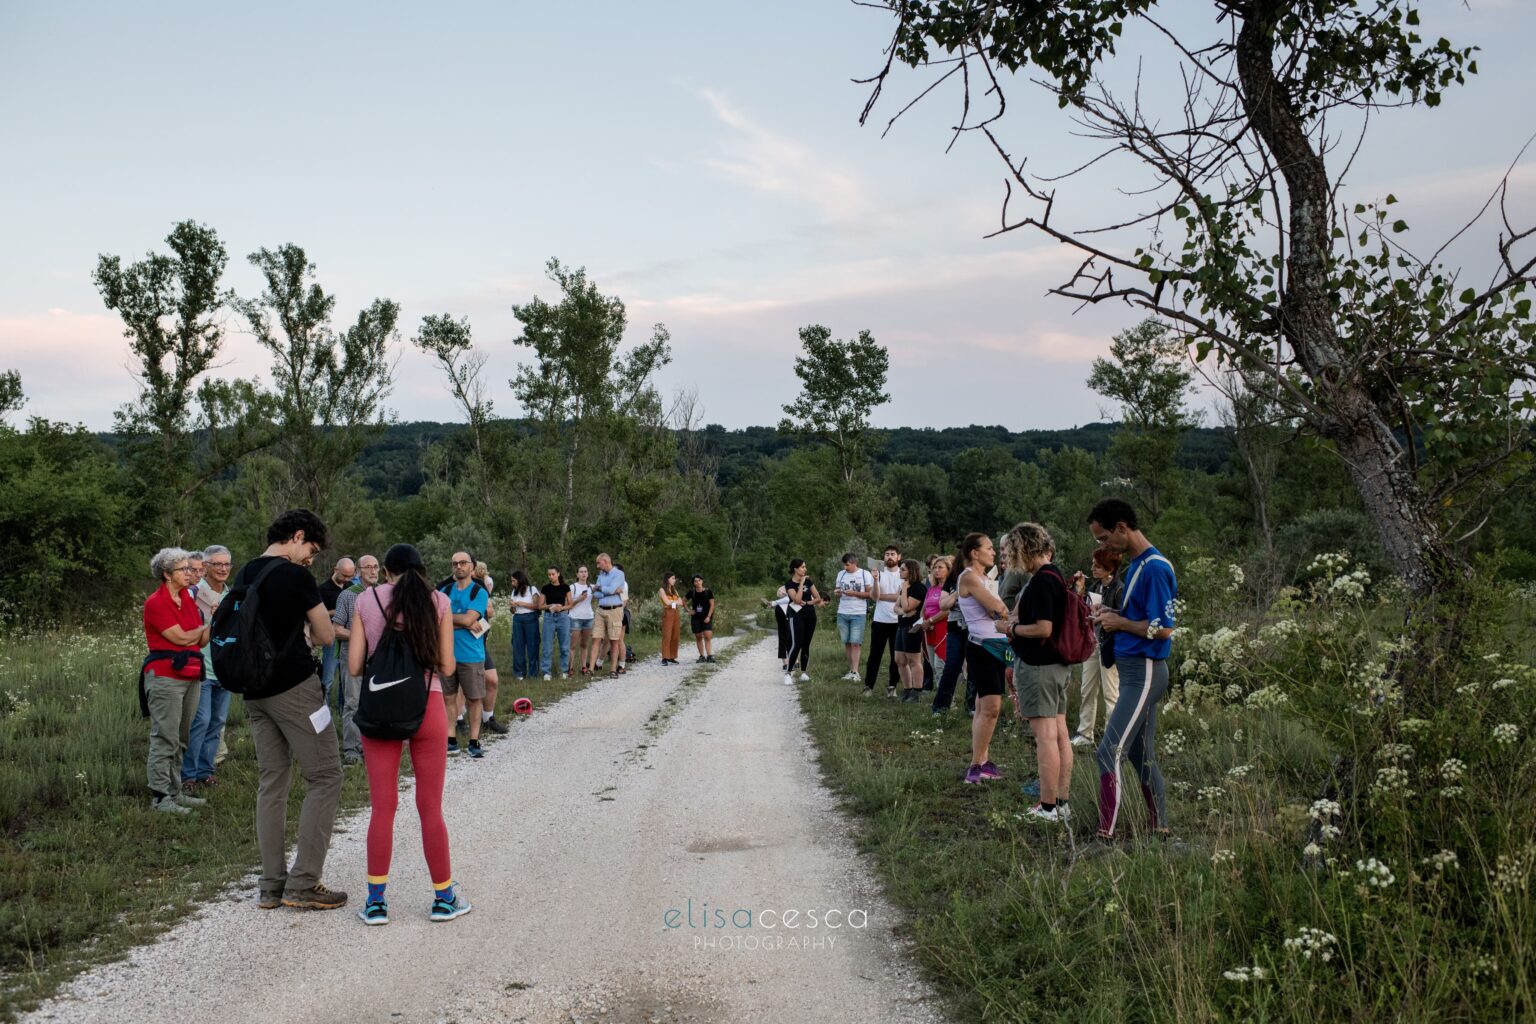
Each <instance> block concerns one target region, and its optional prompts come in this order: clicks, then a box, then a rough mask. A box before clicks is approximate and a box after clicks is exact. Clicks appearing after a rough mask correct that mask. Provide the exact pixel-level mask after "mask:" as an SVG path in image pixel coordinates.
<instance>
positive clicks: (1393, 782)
mask: <svg viewBox="0 0 1536 1024" xmlns="http://www.w3.org/2000/svg"><path fill="white" fill-rule="evenodd" d="M1371 793H1372V794H1373V795H1375V796H1390V795H1391V794H1393V793H1398V794H1401V795H1402V796H1405V797H1408V796H1413V790H1411V789H1409V788H1408V770H1407V769H1406V768H1399V767H1397V766H1396V765H1391V766H1389V767H1386V768H1378V769H1377V770H1376V781H1375V782H1373V783H1371Z"/></svg>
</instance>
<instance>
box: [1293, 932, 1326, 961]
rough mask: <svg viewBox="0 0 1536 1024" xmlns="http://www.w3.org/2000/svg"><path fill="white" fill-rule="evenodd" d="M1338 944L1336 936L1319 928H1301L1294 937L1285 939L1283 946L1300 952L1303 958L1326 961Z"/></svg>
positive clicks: (1294, 951)
mask: <svg viewBox="0 0 1536 1024" xmlns="http://www.w3.org/2000/svg"><path fill="white" fill-rule="evenodd" d="M1338 944H1339V940H1338V938H1337V937H1336V936H1333V935H1330V934H1328V933H1327V932H1325V931H1323V930H1322V929H1321V928H1302V929H1301V930H1300V931H1298V932H1297V933H1296V936H1295V938H1290V939H1286V940H1285V948H1286V949H1288V950H1290V951H1292V952H1293V953H1300V954H1301V955H1302V956H1303V957H1304V958H1305V959H1307V960H1312V959H1314V958H1315V959H1318V960H1321V961H1323V963H1327V962H1328V961H1330V960H1332V959H1333V951H1334V947H1335V946H1337V945H1338Z"/></svg>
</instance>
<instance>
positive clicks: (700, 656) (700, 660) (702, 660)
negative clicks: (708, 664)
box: [699, 654, 704, 665]
mask: <svg viewBox="0 0 1536 1024" xmlns="http://www.w3.org/2000/svg"><path fill="white" fill-rule="evenodd" d="M699 664H700V665H702V664H704V655H702V654H701V655H699Z"/></svg>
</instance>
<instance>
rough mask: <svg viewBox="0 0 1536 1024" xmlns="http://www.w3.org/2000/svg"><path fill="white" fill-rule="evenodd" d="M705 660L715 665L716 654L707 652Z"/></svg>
mask: <svg viewBox="0 0 1536 1024" xmlns="http://www.w3.org/2000/svg"><path fill="white" fill-rule="evenodd" d="M704 660H705V661H707V662H709V663H710V664H711V665H713V664H714V663H715V656H714V655H713V654H706V655H705V656H704Z"/></svg>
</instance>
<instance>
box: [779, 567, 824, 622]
mask: <svg viewBox="0 0 1536 1024" xmlns="http://www.w3.org/2000/svg"><path fill="white" fill-rule="evenodd" d="M815 586H816V581H815V580H813V579H811V578H810V577H809V576H807V577H806V578H805V579H803V580H801V581H800V610H801V611H802V612H810V613H811V614H812V615H815V614H816V606H815V605H813V604H811V594H812V592H813V591H812V588H813V587H815ZM784 589H785V590H786V591H792V590H794V589H795V581H794V580H792V579H791V580H785V581H784ZM785 610H786V611H788V612H791V613H793V612H794V610H795V606H794V605H793V604H792V605H790V606H789V607H788V608H787V609H785Z"/></svg>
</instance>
